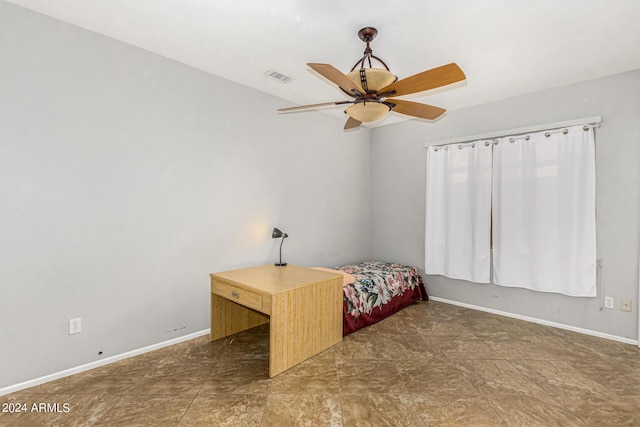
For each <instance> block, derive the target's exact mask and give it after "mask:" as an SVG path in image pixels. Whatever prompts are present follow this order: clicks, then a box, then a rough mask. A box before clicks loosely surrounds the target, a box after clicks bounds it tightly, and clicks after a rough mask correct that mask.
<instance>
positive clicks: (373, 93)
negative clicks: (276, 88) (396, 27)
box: [278, 27, 466, 130]
mask: <svg viewBox="0 0 640 427" xmlns="http://www.w3.org/2000/svg"><path fill="white" fill-rule="evenodd" d="M377 34H378V30H376V29H375V28H372V27H365V28H363V29H361V30H360V31H359V32H358V37H360V40H362V41H363V42H365V43H366V44H367V47H366V48H365V50H364V56H363V57H362V58H360V59H359V60H358V61H357V62H356V63H355V65H354V66H353V68H352V69H351V71H350V72H349V73H348V74H344V73H342V72H341V71H340V70H338V69H336V68H335V67H333V66H332V65H329V64H318V63H309V64H307V65H308V66H309V67H311V68H312V69H313V70H315V71H316V72H318V73H319V74H320V75H322V76H324V77H326V78H327V79H329V80H330V81H331V82H333V83H335V84H336V85H338V87H339V88H340V89H342V91H343V92H344V93H345V94H347V95H348V96H350V97H351V98H353V99H352V100H348V101H336V102H325V103H321V104H312V105H302V106H298V107H290V108H281V109H279V110H278V111H279V112H291V111H297V110H303V109H310V108H318V107H324V106H328V105H341V104H353V105H351V106H349V107H347V109H346V110H345V113H347V114H348V115H349V119H348V120H347V123H346V124H345V125H344V129H345V130H347V129H353V128H357V127H358V126H360V125H361V124H362V123H363V122H372V121H374V120H378V119H381V118H382V117H384V116H385V115H386V114H387V113H389V111H395V112H397V113H401V114H405V115H408V116H413V117H419V118H423V119H429V120H434V119H436V118H438V117H440V116H441V115H442V114H444V113H445V111H446V110H445V109H443V108H439V107H434V106H432V105H427V104H420V103H417V102H411V101H406V100H402V99H395V97H397V96H401V95H408V94H411V93H417V92H422V91H425V90H430V89H435V88H438V87H441V86H446V85H449V84H452V83H456V82H459V81H462V80H464V79H465V78H466V76H465V75H464V73H463V72H462V70H461V69H460V67H458V65H457V64H455V63H451V64H447V65H443V66H440V67H436V68H433V69H431V70H427V71H423V72H421V73H418V74H415V75H413V76H410V77H407V78H404V79H402V80H398V78H397V77H396V76H395V75H394V74H393V73H391V71H389V67H387V64H385V63H384V61H382V60H381V59H380V58H378V57H377V56H375V55H373V51H372V49H371V46H370V43H371V41H373V39H374V38H375V37H376V35H377ZM372 59H373V60H376V61H378V62H379V63H380V64H382V66H383V67H384V68H374V67H373V66H372V62H371V60H372ZM358 65H359V66H360V67H359V68H357V67H358ZM367 65H368V67H367Z"/></svg>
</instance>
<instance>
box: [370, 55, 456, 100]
mask: <svg viewBox="0 0 640 427" xmlns="http://www.w3.org/2000/svg"><path fill="white" fill-rule="evenodd" d="M464 79H466V76H465V75H464V73H463V72H462V70H461V69H460V67H458V65H457V64H455V63H451V64H447V65H442V66H440V67H437V68H432V69H431V70H427V71H423V72H421V73H418V74H414V75H413V76H410V77H407V78H404V79H402V80H398V81H396V82H394V83H391V84H390V85H388V86H386V87H383V88H382V89H380V93H385V92H391V91H395V93H394V94H392V95H387V97H395V96H400V95H408V94H410V93H416V92H423V91H425V90H429V89H435V88H437V87H440V86H446V85H450V84H451V83H456V82H459V81H462V80H464Z"/></svg>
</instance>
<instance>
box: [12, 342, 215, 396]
mask: <svg viewBox="0 0 640 427" xmlns="http://www.w3.org/2000/svg"><path fill="white" fill-rule="evenodd" d="M209 333H210V329H204V330H202V331H199V332H194V333H192V334H188V335H184V336H182V337H178V338H173V339H171V340H168V341H163V342H160V343H157V344H152V345H149V346H147V347H143V348H139V349H137V350H131V351H127V352H126V353H121V354H117V355H115V356H111V357H107V358H104V359H101V360H96V361H95V362H91V363H86V364H84V365H80V366H76V367H74V368H69V369H65V370H64V371H60V372H55V373H53V374H49V375H45V376H43V377H40V378H35V379H32V380H29V381H25V382H22V383H19V384H15V385H10V386H8V387H3V388H0V396H4V395H5V394H9V393H15V392H17V391H20V390H24V389H27V388H30V387H34V386H37V385H40V384H44V383H47V382H49V381H53V380H57V379H59V378H64V377H68V376H69V375H73V374H78V373H80V372H84V371H88V370H90V369H94V368H99V367H100V366H104V365H108V364H110V363H114V362H117V361H119V360H123V359H128V358H129V357H133V356H138V355H140V354H143V353H148V352H150V351H153V350H158V349H161V348H164V347H169V346H170V345H174V344H178V343H181V342H184V341H189V340H191V339H193V338H197V337H201V336H203V335H207V334H209Z"/></svg>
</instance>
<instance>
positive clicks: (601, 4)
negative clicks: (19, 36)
mask: <svg viewBox="0 0 640 427" xmlns="http://www.w3.org/2000/svg"><path fill="white" fill-rule="evenodd" d="M7 1H9V2H10V3H14V4H17V5H21V6H24V7H27V8H29V9H32V10H35V11H37V12H40V13H43V14H46V15H49V16H52V17H55V18H58V19H60V20H63V21H66V22H69V23H71V24H74V25H77V26H79V27H82V28H86V29H88V30H91V31H95V32H97V33H100V34H104V35H106V36H109V37H112V38H114V39H117V40H121V41H123V42H125V43H129V44H132V45H134V46H138V47H140V48H143V49H146V50H148V51H151V52H155V53H158V54H160V55H163V56H165V57H167V58H171V59H174V60H176V61H180V62H182V63H184V64H188V65H190V66H192V67H195V68H198V69H200V70H203V71H206V72H208V73H211V74H214V75H217V76H220V77H223V78H225V79H228V80H231V81H234V82H237V83H240V84H242V85H245V86H249V87H251V88H254V89H257V90H260V91H263V92H267V93H270V94H273V95H275V96H277V97H280V98H282V99H283V101H282V107H288V106H292V105H301V104H313V103H320V102H328V101H340V100H344V99H346V97H345V96H344V95H343V94H342V93H341V91H339V89H337V87H335V86H334V87H332V85H331V84H330V83H328V82H327V81H326V80H324V79H323V78H322V77H320V76H319V75H317V74H315V73H314V72H312V71H310V70H309V68H308V67H307V66H306V63H308V62H324V63H329V64H332V65H333V66H335V67H336V68H338V69H340V70H341V71H343V72H345V73H346V72H348V71H349V70H350V69H351V67H352V66H353V65H354V64H355V62H356V61H357V60H358V59H359V58H360V57H361V56H362V54H363V51H364V47H365V45H364V43H363V42H362V41H360V39H359V38H358V37H357V32H358V30H360V29H361V28H363V27H366V26H372V27H375V28H377V29H378V36H377V38H376V39H375V40H374V41H373V42H372V44H371V47H372V48H373V54H374V55H376V56H378V57H380V58H381V59H383V60H384V61H385V62H386V63H387V65H388V66H389V68H390V69H391V71H392V72H393V73H394V74H396V75H397V76H398V77H399V78H404V77H408V76H410V75H412V74H415V73H418V72H420V71H423V70H426V69H430V68H433V67H437V66H440V65H443V64H446V63H449V62H456V63H457V64H458V65H459V66H460V67H461V68H462V69H463V70H464V72H465V73H466V75H467V80H466V82H464V83H463V84H460V83H459V84H456V85H452V86H449V87H447V88H446V89H436V90H433V91H429V92H423V93H421V94H419V95H412V96H409V97H404V98H405V99H411V100H414V101H418V102H425V103H428V104H432V105H437V106H440V107H443V108H446V109H448V110H455V109H459V108H464V107H468V106H472V105H477V104H482V103H486V102H491V101H496V100H500V99H504V98H509V97H513V96H518V95H522V94H525V93H530V92H536V91H540V90H544V89H548V88H553V87H557V86H562V85H566V84H570V83H573V82H578V81H584V80H588V79H592V78H597V77H601V76H605V75H610V74H615V73H619V72H623V71H628V70H632V69H638V68H640V1H638V0H535V1H534V0H430V1H427V0H401V1H393V2H392V1H389V0H386V1H383V0H369V1H362V0H349V1H346V0H316V1H310V0H268V1H260V0H251V1H248V0H235V1H231V0H188V1H185V0H55V1H51V0H7ZM374 65H375V64H374ZM270 69H274V70H276V71H278V72H281V73H283V74H286V75H288V76H291V77H293V78H294V79H295V80H293V81H292V82H290V83H288V84H282V83H279V82H277V81H274V80H271V79H268V78H266V77H264V76H263V73H264V72H265V71H267V70H270ZM343 109H344V106H336V107H331V108H325V109H323V111H328V112H329V114H335V115H336V116H339V117H345V116H344V114H343V113H342V111H343ZM303 114H319V113H318V112H315V111H309V112H305V113H303ZM445 117H446V116H445ZM404 119H408V118H407V117H406V116H402V115H400V114H397V113H393V114H389V115H388V116H387V118H385V119H383V120H381V121H379V122H374V123H373V125H374V126H376V125H382V124H389V123H394V122H397V121H399V120H404Z"/></svg>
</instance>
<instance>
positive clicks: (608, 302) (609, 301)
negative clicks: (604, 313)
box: [604, 297, 614, 308]
mask: <svg viewBox="0 0 640 427" xmlns="http://www.w3.org/2000/svg"><path fill="white" fill-rule="evenodd" d="M604 308H614V306H613V297H604Z"/></svg>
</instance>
